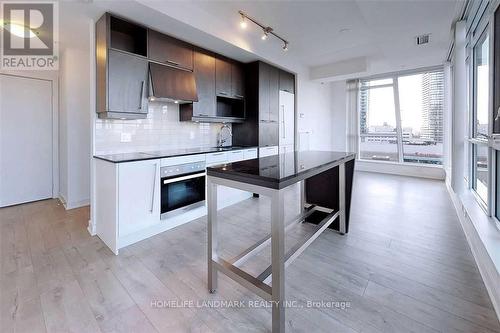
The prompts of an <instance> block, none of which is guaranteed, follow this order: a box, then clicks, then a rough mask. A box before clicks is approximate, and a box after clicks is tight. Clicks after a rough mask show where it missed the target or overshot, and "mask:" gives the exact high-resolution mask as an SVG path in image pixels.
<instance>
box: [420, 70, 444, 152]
mask: <svg viewBox="0 0 500 333" xmlns="http://www.w3.org/2000/svg"><path fill="white" fill-rule="evenodd" d="M443 107H444V74H443V72H442V71H438V72H429V73H425V74H423V75H422V127H421V131H420V137H421V138H423V139H427V140H432V141H434V142H436V143H442V142H443Z"/></svg>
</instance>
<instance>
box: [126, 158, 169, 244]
mask: <svg viewBox="0 0 500 333" xmlns="http://www.w3.org/2000/svg"><path fill="white" fill-rule="evenodd" d="M118 184H119V186H118V200H119V210H118V218H119V227H118V236H119V237H123V236H126V235H129V234H131V233H133V232H136V231H138V230H142V229H144V228H147V227H150V226H152V225H154V224H157V223H160V160H146V161H139V162H129V163H120V164H118Z"/></svg>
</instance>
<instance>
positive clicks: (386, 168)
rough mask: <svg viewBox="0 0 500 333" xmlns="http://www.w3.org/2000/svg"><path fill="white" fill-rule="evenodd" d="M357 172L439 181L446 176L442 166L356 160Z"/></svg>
mask: <svg viewBox="0 0 500 333" xmlns="http://www.w3.org/2000/svg"><path fill="white" fill-rule="evenodd" d="M355 170H357V171H370V172H378V173H386V174H391V175H399V176H410V177H420V178H430V179H438V180H444V179H445V176H446V173H445V171H444V169H443V168H442V167H440V166H433V165H414V164H400V163H392V162H380V161H377V162H374V161H363V160H356V164H355Z"/></svg>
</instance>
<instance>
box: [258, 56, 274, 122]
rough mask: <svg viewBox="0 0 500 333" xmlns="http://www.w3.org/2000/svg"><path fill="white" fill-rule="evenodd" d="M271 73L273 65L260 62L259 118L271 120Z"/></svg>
mask: <svg viewBox="0 0 500 333" xmlns="http://www.w3.org/2000/svg"><path fill="white" fill-rule="evenodd" d="M270 74H271V66H270V65H268V64H266V63H263V62H260V63H259V72H258V76H259V80H258V95H257V98H258V101H259V105H258V106H259V120H260V121H269V120H270V116H269V97H270V96H269V95H270V94H269V92H270V91H269V82H270V80H269V77H270Z"/></svg>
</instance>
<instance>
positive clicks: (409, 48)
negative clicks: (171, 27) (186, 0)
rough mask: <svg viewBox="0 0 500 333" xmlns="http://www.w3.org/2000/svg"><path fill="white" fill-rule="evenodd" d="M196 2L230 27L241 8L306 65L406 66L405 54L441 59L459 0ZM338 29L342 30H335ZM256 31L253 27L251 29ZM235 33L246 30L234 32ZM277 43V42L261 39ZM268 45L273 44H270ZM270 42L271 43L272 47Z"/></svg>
mask: <svg viewBox="0 0 500 333" xmlns="http://www.w3.org/2000/svg"><path fill="white" fill-rule="evenodd" d="M197 6H198V7H199V8H202V9H203V10H204V11H206V12H207V13H209V14H210V15H211V16H212V17H217V18H218V19H220V20H225V21H231V22H233V23H234V27H235V29H237V27H238V26H237V24H238V21H239V17H238V15H237V11H238V10H240V9H241V10H243V11H245V12H246V13H248V14H249V15H250V16H253V17H255V18H257V19H258V20H259V21H260V22H262V23H264V24H266V25H269V26H271V27H273V28H274V29H275V31H276V32H277V33H278V34H280V35H282V36H283V37H285V39H288V40H289V41H290V44H291V45H290V53H292V54H293V55H295V56H297V57H298V59H299V60H300V61H302V63H303V64H305V65H307V66H316V65H324V64H327V63H331V62H336V61H340V60H345V59H349V58H354V57H360V56H369V57H373V58H375V59H377V58H385V59H387V60H389V61H397V62H399V63H401V64H404V63H408V65H411V58H419V57H432V58H433V59H435V62H442V61H443V60H444V57H445V53H446V51H447V48H448V46H449V42H450V28H451V24H452V21H453V19H454V18H455V16H456V15H457V12H458V9H459V8H460V7H461V3H460V2H459V1H454V0H444V1H439V0H432V1H422V0H417V1H409V0H403V1H401V0H400V1H373V0H372V1H369V0H354V1H352V0H351V1H231V2H229V1H204V2H198V3H197ZM343 29H348V30H347V31H345V32H341V31H342V30H343ZM251 30H254V31H255V32H256V33H257V36H253V34H252V38H256V37H258V36H259V35H260V34H261V31H260V30H259V29H258V28H257V27H252V29H251ZM239 33H241V34H249V32H245V31H240V32H239ZM424 33H430V34H431V43H430V44H429V45H427V46H424V47H417V46H416V45H415V41H414V38H415V36H417V35H420V34H424ZM266 43H268V44H270V45H269V46H270V47H279V46H280V44H279V42H278V41H277V40H272V41H271V40H269V41H268V42H266ZM271 44H273V45H271ZM274 44H276V45H274Z"/></svg>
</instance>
